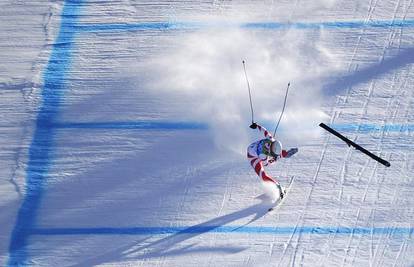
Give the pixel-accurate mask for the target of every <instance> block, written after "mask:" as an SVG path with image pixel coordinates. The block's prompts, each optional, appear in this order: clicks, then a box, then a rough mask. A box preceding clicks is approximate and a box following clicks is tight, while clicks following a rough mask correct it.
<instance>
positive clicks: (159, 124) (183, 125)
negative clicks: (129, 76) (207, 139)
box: [38, 121, 414, 133]
mask: <svg viewBox="0 0 414 267" xmlns="http://www.w3.org/2000/svg"><path fill="white" fill-rule="evenodd" d="M38 127H41V128H56V129H119V130H122V129H125V130H128V129H131V130H133V129H136V130H207V129H208V128H209V126H208V124H206V123H202V122H192V121H124V122H48V121H47V122H44V123H43V124H39V123H38ZM315 127H316V126H315ZM331 127H332V128H334V129H336V130H338V131H342V132H359V133H371V132H382V131H384V132H413V131H414V124H386V125H376V124H359V125H358V124H345V123H344V124H332V125H331Z"/></svg>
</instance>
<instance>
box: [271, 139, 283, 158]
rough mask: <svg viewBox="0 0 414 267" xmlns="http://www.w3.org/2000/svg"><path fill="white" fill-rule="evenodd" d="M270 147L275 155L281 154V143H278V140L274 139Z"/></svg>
mask: <svg viewBox="0 0 414 267" xmlns="http://www.w3.org/2000/svg"><path fill="white" fill-rule="evenodd" d="M270 148H271V149H272V154H275V155H277V156H280V154H282V143H280V141H278V140H276V141H274V142H273V143H272V146H271V147H270Z"/></svg>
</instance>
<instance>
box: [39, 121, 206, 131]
mask: <svg viewBox="0 0 414 267" xmlns="http://www.w3.org/2000/svg"><path fill="white" fill-rule="evenodd" d="M42 127H44V128H56V129H119V130H122V129H125V130H128V129H131V130H132V129H136V130H205V129H208V125H207V124H204V123H197V122H170V121H164V122H163V121H132V122H85V123H81V122H80V123H77V122H66V123H50V124H45V125H42Z"/></svg>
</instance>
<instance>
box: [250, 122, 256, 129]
mask: <svg viewBox="0 0 414 267" xmlns="http://www.w3.org/2000/svg"><path fill="white" fill-rule="evenodd" d="M249 127H250V128H252V129H256V128H257V124H256V123H255V122H253V123H252V125H250V126H249Z"/></svg>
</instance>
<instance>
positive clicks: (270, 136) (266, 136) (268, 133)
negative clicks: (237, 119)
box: [250, 122, 274, 140]
mask: <svg viewBox="0 0 414 267" xmlns="http://www.w3.org/2000/svg"><path fill="white" fill-rule="evenodd" d="M250 128H252V129H256V128H257V129H259V131H260V132H262V133H263V135H264V137H265V138H267V139H270V140H274V138H273V136H272V134H271V133H270V132H269V131H268V130H267V129H266V128H265V127H263V126H261V125H259V124H257V123H255V122H254V123H252V125H250Z"/></svg>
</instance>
